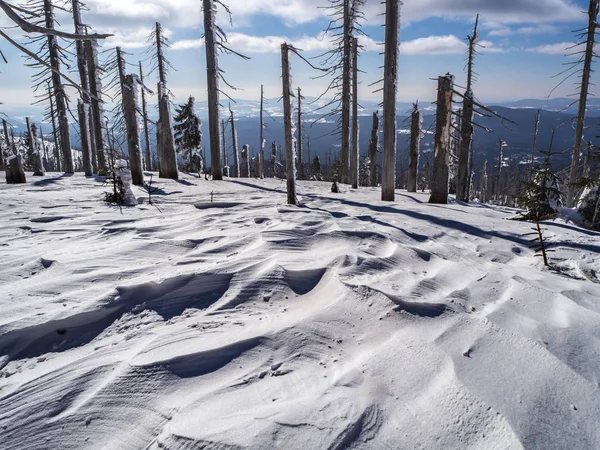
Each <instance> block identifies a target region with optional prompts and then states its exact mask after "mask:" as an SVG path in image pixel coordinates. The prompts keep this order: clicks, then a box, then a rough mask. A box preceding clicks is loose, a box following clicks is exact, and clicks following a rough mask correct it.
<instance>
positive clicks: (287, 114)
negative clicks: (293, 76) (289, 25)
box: [281, 43, 296, 205]
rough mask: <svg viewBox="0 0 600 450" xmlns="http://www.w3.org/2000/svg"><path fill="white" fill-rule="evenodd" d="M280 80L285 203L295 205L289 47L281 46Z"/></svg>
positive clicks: (294, 163)
mask: <svg viewBox="0 0 600 450" xmlns="http://www.w3.org/2000/svg"><path fill="white" fill-rule="evenodd" d="M281 79H282V81H283V130H284V138H285V159H286V178H287V202H288V204H289V205H295V204H296V155H294V132H293V129H292V104H291V97H292V91H291V83H290V59H289V46H288V44H287V43H283V44H281Z"/></svg>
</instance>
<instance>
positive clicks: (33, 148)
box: [25, 117, 45, 177]
mask: <svg viewBox="0 0 600 450" xmlns="http://www.w3.org/2000/svg"><path fill="white" fill-rule="evenodd" d="M25 122H26V123H27V141H28V143H29V152H30V154H31V161H30V163H31V169H32V170H33V176H34V177H43V176H44V175H45V171H44V163H43V161H42V155H41V154H40V151H39V148H38V143H37V134H36V133H34V132H33V130H32V127H31V122H30V121H29V117H26V118H25Z"/></svg>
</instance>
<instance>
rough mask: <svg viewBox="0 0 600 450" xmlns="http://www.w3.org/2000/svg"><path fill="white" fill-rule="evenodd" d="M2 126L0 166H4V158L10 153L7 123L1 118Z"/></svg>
mask: <svg viewBox="0 0 600 450" xmlns="http://www.w3.org/2000/svg"><path fill="white" fill-rule="evenodd" d="M2 127H3V128H4V148H3V149H0V168H2V169H4V168H5V167H6V158H8V156H9V155H10V140H9V136H8V123H7V122H6V120H5V119H2Z"/></svg>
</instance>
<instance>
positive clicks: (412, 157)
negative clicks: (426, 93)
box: [406, 103, 421, 192]
mask: <svg viewBox="0 0 600 450" xmlns="http://www.w3.org/2000/svg"><path fill="white" fill-rule="evenodd" d="M420 144H421V112H420V111H419V103H413V112H412V114H411V119H410V150H409V154H408V182H407V187H406V189H407V191H408V192H417V176H418V172H419V147H420Z"/></svg>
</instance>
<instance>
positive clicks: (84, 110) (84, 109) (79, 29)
mask: <svg viewBox="0 0 600 450" xmlns="http://www.w3.org/2000/svg"><path fill="white" fill-rule="evenodd" d="M72 4H73V22H74V25H75V34H78V35H84V34H85V26H84V25H83V23H82V21H81V9H80V6H81V5H80V2H79V0H73V1H72ZM75 48H76V52H77V69H78V70H79V80H80V83H81V87H82V92H81V104H79V102H78V103H77V111H78V113H79V114H78V115H79V134H80V136H81V153H82V156H83V167H84V171H85V175H86V176H91V175H92V173H98V161H97V159H96V145H95V142H94V140H93V137H94V136H95V133H94V130H93V128H91V127H90V126H91V124H92V123H93V122H92V120H91V99H90V96H89V95H88V94H87V93H88V92H90V76H89V68H88V58H87V56H86V54H85V44H84V42H83V41H77V42H76V43H75ZM88 166H89V170H88Z"/></svg>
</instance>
